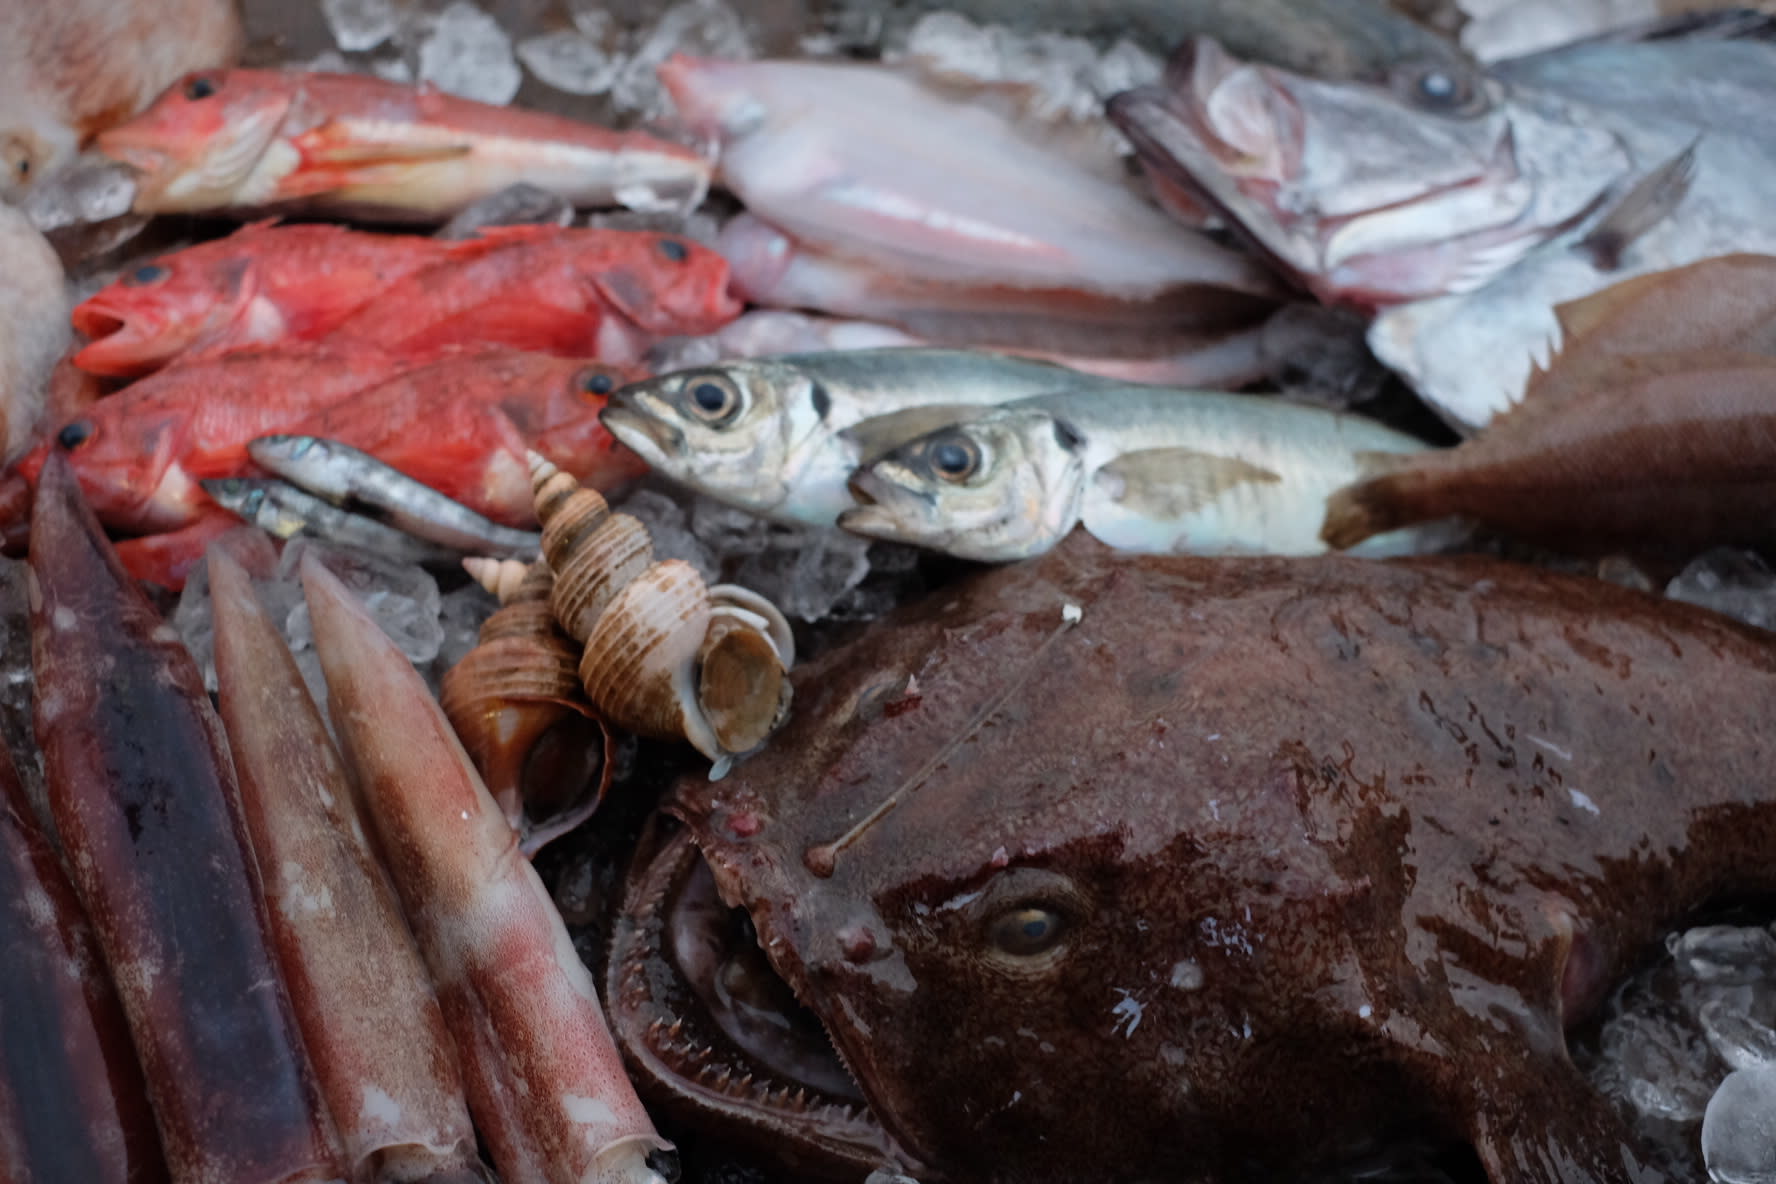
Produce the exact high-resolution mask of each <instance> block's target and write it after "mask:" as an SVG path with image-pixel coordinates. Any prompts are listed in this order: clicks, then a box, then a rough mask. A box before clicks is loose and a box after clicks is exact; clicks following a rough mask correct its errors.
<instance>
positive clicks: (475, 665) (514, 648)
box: [439, 560, 616, 855]
mask: <svg viewBox="0 0 1776 1184" xmlns="http://www.w3.org/2000/svg"><path fill="white" fill-rule="evenodd" d="M465 566H466V567H468V568H469V572H470V574H471V575H473V576H475V578H476V579H477V580H479V581H480V582H481V583H482V584H483V586H484V587H487V588H488V590H489V591H491V592H493V593H495V595H497V596H499V598H500V600H501V607H500V608H499V609H498V610H497V611H495V612H494V613H493V614H492V615H491V616H489V617H488V618H487V620H486V621H485V622H484V623H483V624H482V626H481V631H480V634H479V636H478V640H477V644H476V646H475V648H474V649H472V650H470V651H469V652H468V653H467V654H466V655H464V656H463V658H462V660H461V661H460V662H458V663H457V664H456V665H455V666H452V667H451V668H450V669H449V671H447V672H446V673H445V675H444V680H443V685H442V688H441V691H440V694H439V702H440V703H441V704H442V706H443V708H444V714H445V715H447V716H448V717H449V718H450V723H451V726H452V727H453V728H455V729H456V734H457V736H458V738H460V739H461V740H462V745H463V748H464V749H465V750H466V751H467V752H468V754H469V758H470V759H471V760H473V761H474V762H475V767H476V768H477V769H478V770H480V772H481V776H482V779H483V780H484V781H486V783H487V788H488V789H489V790H490V791H491V792H492V793H493V797H494V800H495V801H496V802H498V803H499V807H500V809H501V811H503V812H504V814H505V816H506V820H507V821H509V822H510V823H511V824H512V828H513V829H514V830H516V831H517V832H518V838H519V845H520V847H521V848H522V849H523V851H524V853H525V854H526V855H533V854H535V853H536V851H537V850H538V849H539V848H541V847H542V846H543V845H544V844H546V843H548V842H549V841H550V840H551V839H554V838H557V837H559V836H560V835H562V834H565V833H566V832H567V831H569V830H572V829H573V828H574V827H575V826H578V825H579V824H580V823H581V822H583V821H585V819H586V818H587V816H588V815H590V814H591V813H592V811H594V810H595V809H597V808H598V803H599V802H600V801H602V800H603V798H604V793H605V790H606V789H607V788H609V786H610V781H611V774H612V771H613V769H614V766H615V758H616V751H615V747H616V740H615V737H613V736H612V735H611V733H610V731H609V729H607V728H606V727H605V725H604V723H603V721H601V720H600V719H599V718H598V716H597V713H596V712H595V711H594V710H593V708H592V705H591V703H589V702H588V701H587V700H586V697H585V695H584V694H583V693H582V691H581V689H580V679H579V675H578V673H577V672H576V665H577V662H578V659H579V651H580V647H579V646H577V645H575V644H574V642H573V639H572V638H570V637H568V636H567V635H566V634H565V633H563V632H562V631H561V629H560V628H559V627H558V626H557V625H556V624H555V619H554V617H553V615H552V614H551V613H550V611H549V590H550V588H551V586H552V585H553V584H554V575H553V573H552V572H550V570H549V568H548V565H547V564H544V563H535V564H532V565H530V566H529V567H528V568H526V567H525V566H524V565H523V564H519V563H506V564H502V563H498V562H496V561H476V560H469V561H467V562H466V563H465Z"/></svg>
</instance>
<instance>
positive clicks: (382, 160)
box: [298, 123, 475, 168]
mask: <svg viewBox="0 0 1776 1184" xmlns="http://www.w3.org/2000/svg"><path fill="white" fill-rule="evenodd" d="M331 126H332V125H331V124H330V123H324V124H322V125H321V126H320V127H317V128H315V129H314V130H312V131H310V132H306V133H304V134H303V135H302V136H300V137H298V141H299V147H300V148H301V149H302V159H303V161H304V162H306V163H308V164H314V165H321V166H323V167H326V166H335V167H341V168H355V167H358V166H361V165H380V164H410V163H414V162H417V161H427V160H454V159H456V158H457V157H462V156H467V155H468V154H469V153H471V152H473V151H474V150H475V146H474V145H473V144H466V143H465V144H401V143H396V142H394V141H390V140H360V139H346V138H344V137H343V136H336V135H334V134H332V133H330V132H329V131H328V129H329V128H330V127H331Z"/></svg>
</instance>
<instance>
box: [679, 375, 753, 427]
mask: <svg viewBox="0 0 1776 1184" xmlns="http://www.w3.org/2000/svg"><path fill="white" fill-rule="evenodd" d="M682 402H683V405H684V409H685V411H686V412H687V413H688V414H689V415H691V416H692V417H693V418H695V419H697V420H699V421H701V422H702V423H705V424H707V425H708V426H710V427H712V428H719V427H723V426H725V425H727V424H729V423H731V422H733V420H734V417H735V416H737V415H739V414H740V404H741V399H740V388H739V387H736V386H735V385H734V384H733V383H732V382H730V381H728V380H727V379H726V378H723V377H721V376H719V375H715V374H711V375H708V376H707V377H704V378H699V379H697V380H696V381H695V382H693V383H690V384H689V385H688V386H686V387H685V391H684V398H683V400H682Z"/></svg>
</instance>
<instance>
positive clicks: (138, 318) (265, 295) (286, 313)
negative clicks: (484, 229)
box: [73, 222, 502, 375]
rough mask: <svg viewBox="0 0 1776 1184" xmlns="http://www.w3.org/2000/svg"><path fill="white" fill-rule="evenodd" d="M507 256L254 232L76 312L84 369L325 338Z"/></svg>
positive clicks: (306, 231) (144, 272)
mask: <svg viewBox="0 0 1776 1184" xmlns="http://www.w3.org/2000/svg"><path fill="white" fill-rule="evenodd" d="M501 244H502V240H497V239H473V240H470V241H468V242H466V243H448V242H440V241H438V240H436V239H431V238H424V237H421V236H418V235H395V234H368V233H365V232H363V231H359V230H348V229H346V228H345V227H343V226H328V225H323V224H318V223H317V224H312V225H299V226H279V225H277V224H275V223H271V222H260V223H255V224H253V225H250V226H244V227H242V228H241V229H240V230H237V231H235V232H234V233H233V234H231V235H229V236H227V237H226V238H219V239H215V240H213V241H211V242H206V243H199V244H198V245H197V246H194V247H187V248H186V249H185V250H183V251H175V252H173V253H172V254H170V255H162V256H160V257H159V258H157V259H154V260H151V261H149V262H145V263H142V264H140V265H138V266H136V267H133V268H131V269H129V270H128V271H126V272H124V274H123V275H122V276H120V277H119V278H118V279H116V280H114V281H112V282H111V283H109V284H107V285H106V286H105V287H103V288H101V289H99V290H98V291H97V292H95V293H94V294H93V295H91V296H89V297H87V298H86V299H85V300H83V301H81V302H80V303H79V304H77V305H75V306H74V313H73V322H74V328H75V329H77V330H79V331H80V332H81V333H83V334H85V335H86V337H87V344H86V345H85V346H84V347H82V348H81V350H80V351H79V352H78V353H76V354H75V355H74V361H75V363H76V364H77V365H78V366H80V368H81V369H83V370H88V371H90V372H92V373H94V374H107V375H136V374H145V373H147V372H148V371H150V370H154V369H157V368H159V367H160V366H163V365H165V364H166V363H168V362H170V361H172V360H173V359H174V358H175V357H178V358H181V359H182V360H184V361H188V362H189V361H196V360H200V359H205V358H210V357H215V356H217V355H220V354H224V353H227V352H229V351H230V350H236V349H241V348H244V347H246V346H249V345H269V344H275V343H277V342H282V341H308V340H313V339H315V338H318V337H324V336H325V335H326V334H328V333H329V332H331V331H332V330H333V329H335V328H337V327H338V326H339V324H340V323H341V322H343V321H344V320H345V319H346V318H348V317H350V316H351V314H352V313H354V312H356V311H357V310H358V309H359V308H361V307H363V306H364V305H365V304H367V303H369V302H370V301H372V300H374V299H376V298H377V296H378V295H379V294H380V293H382V292H383V291H384V290H385V289H387V288H388V287H389V286H390V285H391V284H393V283H395V282H396V281H398V280H400V279H401V278H402V277H403V276H406V275H408V274H410V273H412V272H415V271H419V270H422V269H425V268H430V267H434V266H436V265H437V264H439V263H442V262H444V261H446V260H454V259H462V258H464V257H465V256H472V255H477V254H480V253H482V252H484V251H487V250H489V249H497V247H498V246H499V245H501ZM384 348H388V346H387V345H385V346H384Z"/></svg>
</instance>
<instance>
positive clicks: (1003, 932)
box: [987, 904, 1067, 958]
mask: <svg viewBox="0 0 1776 1184" xmlns="http://www.w3.org/2000/svg"><path fill="white" fill-rule="evenodd" d="M1066 933H1067V923H1066V920H1065V918H1063V917H1062V916H1061V914H1060V913H1058V912H1056V911H1055V910H1053V909H1050V908H1045V907H1043V906H1042V905H1033V904H1027V905H1020V906H1018V907H1016V908H1012V909H1007V910H1006V911H1005V912H1002V913H1000V914H999V915H998V916H996V917H994V918H993V919H992V920H991V921H989V922H988V923H987V941H989V942H990V943H992V945H993V948H994V949H995V950H997V951H999V952H1000V953H1002V954H1009V955H1010V956H1012V957H1013V958H1034V957H1036V956H1037V955H1039V954H1046V953H1048V952H1049V951H1050V950H1052V949H1054V948H1055V946H1057V945H1059V944H1060V942H1061V939H1062V938H1063V937H1065V936H1066Z"/></svg>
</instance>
